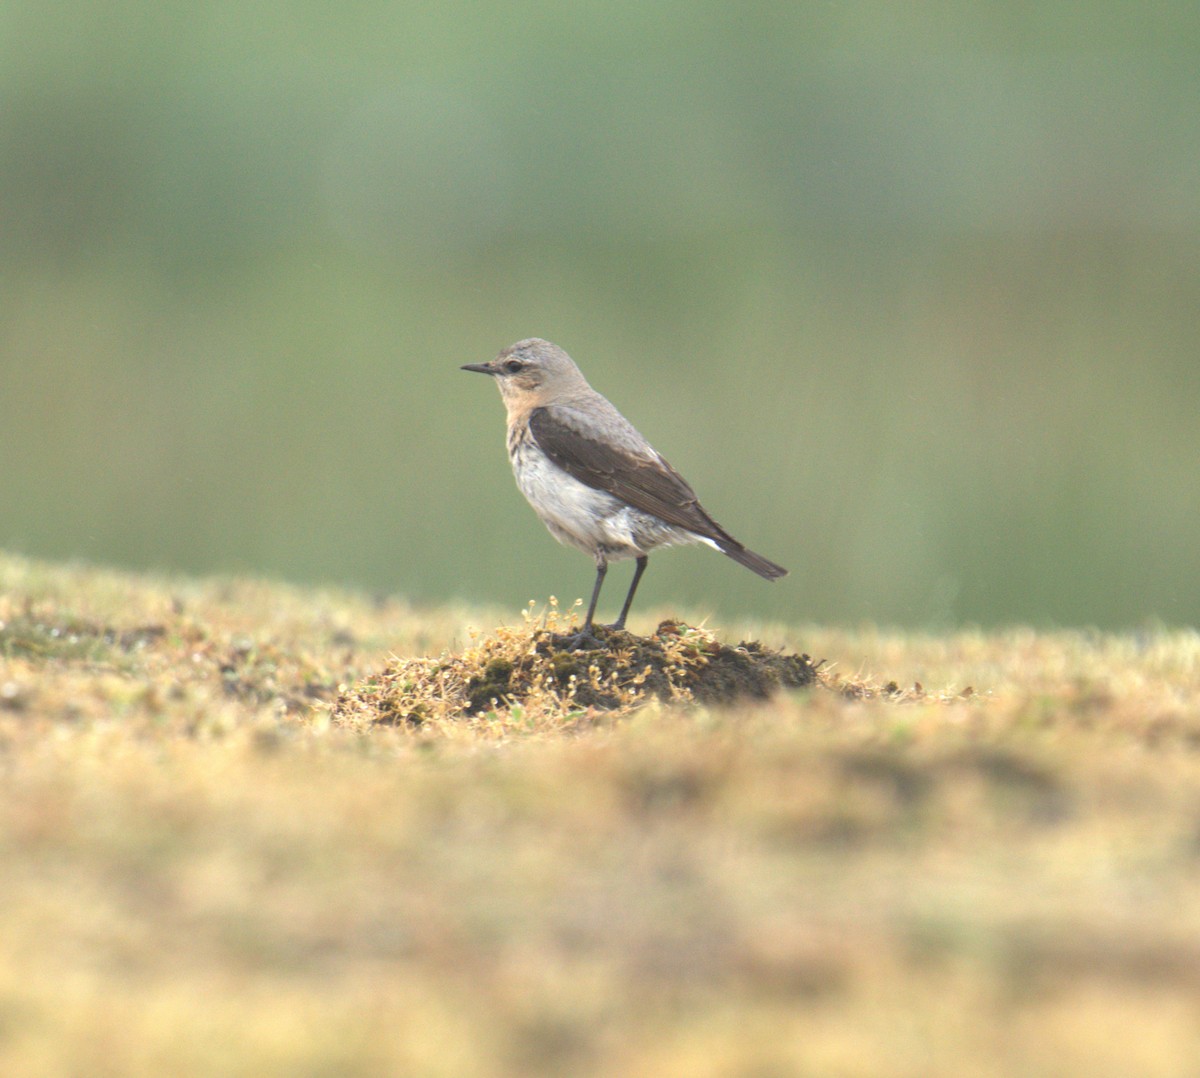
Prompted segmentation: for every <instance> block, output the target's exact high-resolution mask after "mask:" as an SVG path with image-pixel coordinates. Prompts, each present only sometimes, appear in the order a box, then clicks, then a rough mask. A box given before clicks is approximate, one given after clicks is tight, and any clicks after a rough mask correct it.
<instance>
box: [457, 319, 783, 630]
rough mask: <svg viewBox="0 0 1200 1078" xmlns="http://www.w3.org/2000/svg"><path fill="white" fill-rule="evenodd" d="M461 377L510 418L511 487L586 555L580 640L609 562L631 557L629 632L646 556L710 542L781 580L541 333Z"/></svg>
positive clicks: (616, 625)
mask: <svg viewBox="0 0 1200 1078" xmlns="http://www.w3.org/2000/svg"><path fill="white" fill-rule="evenodd" d="M461 369H462V370H464V371H474V372H477V373H479V374H486V375H488V376H490V377H491V378H493V379H494V380H495V382H496V385H497V386H498V387H499V389H500V397H501V399H502V400H503V402H504V406H505V409H506V410H507V413H508V424H507V430H508V439H507V444H508V455H509V459H510V460H511V462H512V468H513V474H514V476H515V477H516V481H517V486H518V488H519V489H520V491H521V493H522V494H524V495H525V497H526V499H527V500H528V501H529V504H530V505H531V506H533V509H534V512H536V513H537V515H538V516H539V517H540V518H541V520H542V522H543V523H544V524H545V525H546V527H547V528H548V529H549V530H550V533H551V534H552V535H553V536H554V537H555V538H556V539H557V540H558V541H559V542H561V543H564V544H566V545H568V546H574V547H577V548H579V549H580V550H582V551H584V552H585V553H587V554H589V555H591V557H592V559H593V560H594V562H595V565H596V582H595V585H594V586H593V588H592V598H591V601H590V602H589V603H588V610H587V617H586V619H585V620H584V625H583V631H582V633H580V634H579V639H580V640H582V639H593V640H594V639H595V634H594V626H593V622H594V618H595V615H596V603H597V601H598V600H599V598H600V589H601V586H602V585H603V584H604V577H605V574H606V573H607V572H608V564H609V562H611V561H618V560H621V559H624V558H633V559H635V568H634V572H633V580H632V582H631V583H630V585H629V592H628V594H627V595H626V596H625V602H624V604H623V605H622V607H621V614H620V616H619V617H618V618H617V620H616V621H615V622H613V624H612V625H610V626H607V628H608V629H609V630H619V629H624V628H625V619H626V618H627V617H628V616H629V608H630V607H631V606H632V605H633V596H634V594H635V593H636V591H637V588H638V584H639V583H640V582H641V579H642V574H644V573H645V571H646V566H647V564H648V563H649V555H650V553H651V551H653V550H656V549H658V548H659V547H666V546H673V545H676V544H680V543H695V542H699V543H706V544H707V545H708V546H710V547H712V548H714V549H715V550H719V551H720V552H721V553H722V554H725V555H726V556H727V557H730V558H732V559H733V560H734V561H736V562H737V563H738V564H739V565H744V566H745V567H746V568H747V569H750V570H752V571H753V572H755V573H757V574H758V575H759V576H761V577H763V578H764V579H766V580H777V579H778V578H780V577H782V576H786V575H787V572H788V571H787V570H786V569H784V568H783V567H782V566H781V565H776V564H775V562H773V561H770V560H768V559H767V558H764V557H763V556H762V555H761V554H756V553H754V551H752V550H749V549H748V548H747V547H746V546H745V545H743V544H742V543H740V542H739V541H738V540H737V539H735V538H734V537H733V536H732V535H730V534H729V532H727V531H726V530H725V529H724V528H722V527H721V525H720V524H718V523H717V522H716V521H715V520H714V519H713V518H712V516H711V515H710V514H709V513H708V511H707V510H706V509H705V508H704V507H703V506H702V505H701V504H700V502H699V500H698V499H697V497H696V492H695V491H694V490H692V488H691V486H689V485H688V483H687V481H686V480H685V479H684V478H683V476H681V475H680V474H679V473H678V472H677V471H676V470H675V469H674V468H673V467H671V465H670V464H669V463H667V461H666V459H665V458H664V457H663V456H662V455H661V454H660V453H659V452H658V451H657V450H656V449H655V448H654V447H653V446H652V445H651V444H650V443H649V442H648V441H647V440H646V439H645V438H644V437H643V436H642V435H641V434H640V433H639V432H638V431H637V429H636V428H635V427H634V426H633V424H632V423H630V422H629V420H627V419H626V418H625V417H624V416H623V415H621V413H620V412H618V411H617V409H616V408H615V407H614V406H613V405H612V404H610V403H609V401H608V400H607V399H606V398H605V397H603V396H601V395H600V394H599V393H597V392H596V390H594V389H593V388H592V387H591V386H590V385H588V383H587V380H586V379H585V378H584V376H583V374H582V372H581V371H580V370H579V368H578V367H577V366H576V365H575V362H574V361H573V360H572V359H571V357H570V356H569V355H567V353H566V352H565V351H563V349H561V348H559V347H558V345H556V344H552V343H551V342H550V341H546V340H542V339H541V338H539V337H530V338H528V339H527V340H523V341H517V342H516V344H511V345H509V346H508V347H507V348H505V349H503V350H502V351H501V352H500V353H499V354H498V355H497V356H496V358H495V359H493V360H491V361H490V362H488V363H467V364H464V365H463V366H462V367H461Z"/></svg>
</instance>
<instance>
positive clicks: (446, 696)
mask: <svg viewBox="0 0 1200 1078" xmlns="http://www.w3.org/2000/svg"><path fill="white" fill-rule="evenodd" d="M577 643H578V640H577V637H576V634H575V633H574V632H571V631H559V614H558V610H557V608H556V607H555V606H554V605H553V603H552V605H551V608H550V610H549V611H548V613H547V615H546V617H545V618H544V619H543V621H542V623H541V624H538V623H535V620H534V618H533V616H532V611H530V612H527V615H526V623H525V625H524V626H522V627H504V628H500V629H497V630H496V631H495V632H494V633H493V634H492V635H490V636H488V637H485V638H483V639H481V640H479V641H478V642H477V643H476V644H475V645H474V646H472V647H470V648H468V649H466V650H465V651H464V652H463V653H462V654H461V655H444V656H441V657H440V658H437V659H431V658H416V659H395V660H393V662H392V663H391V665H390V666H389V667H388V668H387V669H386V670H385V671H384V672H383V673H382V674H381V675H378V676H376V677H373V678H370V679H368V680H366V681H364V682H361V683H359V684H356V685H352V686H350V687H348V688H346V689H344V690H343V691H342V692H341V693H340V694H339V697H338V700H337V702H336V704H335V706H334V710H333V718H334V721H335V722H338V723H341V724H349V725H358V726H370V725H378V724H384V725H392V726H407V727H410V728H412V727H424V726H427V725H429V724H430V723H438V722H441V723H457V724H462V723H463V722H466V723H468V724H476V725H477V724H479V723H499V724H500V725H501V726H503V725H505V724H507V723H510V722H514V721H515V722H520V723H521V725H522V726H523V727H524V728H528V727H529V726H530V725H531V724H534V725H536V724H537V723H539V722H543V721H546V722H550V723H552V724H555V725H558V726H561V725H562V724H563V723H564V722H569V721H571V720H573V719H577V718H580V717H585V716H594V715H596V714H599V713H608V714H612V713H617V714H621V713H628V712H630V711H632V710H634V709H635V708H637V707H639V706H641V705H642V704H644V703H646V702H648V701H651V700H661V701H665V702H696V703H701V704H717V705H719V704H730V703H734V702H736V701H739V700H745V699H760V700H761V699H766V698H767V697H769V696H770V695H772V694H773V693H775V692H778V691H780V690H784V689H798V688H803V687H805V686H808V685H812V684H813V683H815V682H816V681H817V680H818V676H817V670H818V666H819V664H817V663H814V662H813V661H812V660H811V659H810V658H809V657H808V656H807V655H787V654H784V653H782V652H777V651H773V650H772V649H770V648H767V647H764V646H763V645H762V644H760V643H758V642H757V641H751V642H743V643H741V644H738V645H736V646H732V647H731V646H729V645H727V644H722V643H720V642H719V641H718V640H717V639H716V638H715V637H714V636H713V634H712V633H711V632H709V631H708V630H707V629H703V628H697V627H695V626H690V625H685V624H684V623H683V622H679V621H664V622H662V623H661V624H660V625H659V626H658V628H657V629H656V630H655V631H654V633H653V634H652V635H650V636H647V637H640V636H635V635H634V634H633V633H629V632H625V631H613V630H609V629H604V628H599V629H597V630H596V639H595V644H596V646H595V647H591V648H588V649H587V650H580V649H577V648H576V647H575V645H576V644H577Z"/></svg>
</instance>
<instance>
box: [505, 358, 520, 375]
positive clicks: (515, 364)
mask: <svg viewBox="0 0 1200 1078" xmlns="http://www.w3.org/2000/svg"><path fill="white" fill-rule="evenodd" d="M504 369H505V370H506V371H507V372H508V373H509V374H516V373H517V372H518V371H523V370H524V369H525V364H524V363H522V362H521V361H520V360H519V359H510V360H509V361H508V362H507V363H505V364H504Z"/></svg>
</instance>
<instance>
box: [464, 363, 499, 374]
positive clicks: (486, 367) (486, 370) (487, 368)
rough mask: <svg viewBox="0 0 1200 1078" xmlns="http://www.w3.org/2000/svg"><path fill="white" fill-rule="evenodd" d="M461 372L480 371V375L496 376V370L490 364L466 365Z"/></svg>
mask: <svg viewBox="0 0 1200 1078" xmlns="http://www.w3.org/2000/svg"><path fill="white" fill-rule="evenodd" d="M459 370H462V371H478V372H479V373H480V374H495V373H496V368H495V367H493V366H492V365H491V364H490V363H464V364H463V365H462V366H461V367H459Z"/></svg>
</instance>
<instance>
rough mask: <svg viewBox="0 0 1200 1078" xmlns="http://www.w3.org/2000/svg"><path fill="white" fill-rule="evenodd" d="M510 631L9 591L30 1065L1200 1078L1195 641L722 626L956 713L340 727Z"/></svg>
mask: <svg viewBox="0 0 1200 1078" xmlns="http://www.w3.org/2000/svg"><path fill="white" fill-rule="evenodd" d="M656 613H658V614H660V615H662V614H665V613H667V612H665V611H659V612H656ZM501 620H504V619H502V618H501V615H499V614H498V612H496V611H494V610H492V611H489V610H479V609H475V610H468V609H447V608H439V609H428V610H422V609H413V608H411V607H409V606H406V605H405V604H403V603H402V602H399V601H384V602H372V601H370V600H369V599H368V598H366V597H364V596H361V595H354V594H348V593H339V592H332V591H322V592H317V591H301V590H298V589H292V588H286V587H282V586H276V585H268V584H264V583H260V582H250V581H236V580H229V581H200V582H198V581H181V580H163V579H150V578H141V577H132V576H124V575H119V574H115V573H108V572H99V571H93V570H86V569H78V568H70V567H58V566H48V565H43V564H37V563H32V562H28V561H25V560H22V559H18V558H13V557H0V623H2V624H0V774H2V786H0V790H2V792H0V1073H3V1074H14V1075H16V1074H21V1075H26V1074H28V1075H33V1074H37V1075H43V1074H46V1075H58V1074H62V1075H80V1074H87V1075H89V1076H105V1075H147V1076H149V1075H155V1076H158V1075H163V1074H172V1075H192V1074H202V1075H221V1076H236V1075H247V1076H249V1075H255V1076H261V1075H288V1076H295V1075H331V1076H332V1075H338V1076H342V1075H348V1076H354V1075H364V1076H365V1075H372V1076H375V1075H381V1074H404V1075H446V1076H448V1078H450V1076H453V1078H471V1076H474V1075H500V1074H513V1075H525V1074H538V1073H560V1074H570V1075H590V1074H596V1075H599V1074H605V1075H607V1074H620V1075H635V1076H636V1075H645V1076H656V1078H657V1076H660V1075H665V1076H672V1075H679V1076H692V1075H709V1074H712V1075H731V1076H732V1075H738V1076H740V1075H762V1076H765V1075H792V1074H801V1075H806V1074H811V1075H818V1076H825V1075H883V1074H886V1075H913V1076H925V1075H935V1076H936V1075H946V1076H951V1075H952V1076H956V1078H958V1076H971V1075H980V1076H983V1075H998V1074H1013V1075H1035V1076H1036V1075H1065V1074H1081V1075H1089V1076H1093V1075H1101V1076H1104V1075H1112V1076H1114V1078H1116V1076H1122V1078H1123V1076H1128V1075H1139V1076H1142V1075H1191V1074H1195V1073H1197V1071H1198V1070H1200V637H1198V636H1197V634H1195V633H1189V632H1166V631H1149V632H1145V633H1140V634H1136V635H1129V636H1109V635H1099V634H1089V633H1055V634H1038V633H1034V632H1031V631H1025V630H1020V631H1012V632H1006V633H997V634H985V633H979V632H968V633H961V634H957V635H951V636H944V637H932V636H917V635H901V634H891V633H884V632H880V631H877V630H874V629H862V630H860V631H855V632H841V631H838V632H835V631H830V630H824V629H820V628H814V627H786V626H780V625H744V624H743V625H733V626H729V627H727V628H725V627H722V630H721V632H720V634H719V635H720V636H721V637H722V638H723V639H725V640H731V641H736V640H739V639H742V638H750V637H757V638H760V639H762V640H764V641H765V642H767V643H769V644H771V645H773V646H780V647H786V648H788V649H793V650H798V651H806V652H809V653H810V654H812V655H813V656H814V658H826V659H828V660H830V661H831V663H833V664H834V665H833V670H834V671H835V673H840V675H841V676H842V678H843V680H844V681H863V682H866V683H867V684H876V685H882V684H883V683H885V682H887V681H888V680H892V679H894V680H895V681H897V682H898V683H899V685H901V686H904V687H906V688H907V687H908V686H910V685H911V684H912V683H913V682H920V683H921V685H922V686H923V689H922V691H919V692H915V691H908V692H905V693H890V694H889V693H881V694H877V695H874V696H872V697H869V698H858V699H853V698H848V697H847V696H846V695H844V694H842V693H839V692H835V691H830V689H829V688H828V687H827V686H817V687H814V688H812V689H808V690H804V691H801V692H799V693H797V694H794V695H791V696H784V697H780V698H776V699H775V700H773V701H772V702H770V703H766V704H761V703H760V704H755V705H752V706H751V705H747V706H742V707H738V708H732V709H710V708H696V707H693V708H690V709H689V708H680V707H671V706H667V705H664V704H653V705H651V706H648V707H646V708H643V709H642V710H640V711H637V712H634V713H632V714H628V715H621V716H618V717H611V716H609V717H603V716H599V715H594V714H593V715H590V716H585V721H581V718H580V716H579V715H574V716H573V717H572V719H571V720H570V721H569V722H561V723H559V724H557V725H556V723H555V721H552V719H550V718H544V719H542V720H539V721H530V720H529V717H528V716H527V715H522V716H517V717H514V716H511V715H505V714H503V713H502V712H499V711H497V712H493V713H492V714H491V716H490V718H488V720H487V721H472V722H469V723H466V722H464V723H460V724H457V725H455V724H453V723H440V724H423V725H422V724H417V725H412V724H400V725H396V726H390V727H382V726H374V725H370V724H362V723H357V724H353V723H352V724H349V725H339V724H338V723H337V722H335V721H334V719H333V709H334V706H335V703H336V701H337V699H338V696H339V686H341V687H345V688H347V689H350V690H352V689H353V687H354V686H356V685H361V684H363V683H364V681H363V679H366V678H368V677H370V676H372V675H378V674H380V673H381V672H382V671H383V670H384V669H385V667H386V666H387V663H388V658H389V655H393V654H394V655H396V656H401V657H408V656H416V655H436V654H438V653H440V652H441V651H442V650H444V649H450V650H453V651H455V652H461V651H463V650H464V649H467V648H468V647H470V646H472V643H473V641H472V637H471V636H470V634H469V627H470V626H472V625H475V626H480V627H483V626H486V627H488V628H489V630H490V628H491V627H492V626H495V625H497V624H498V623H499V622H500V621H501ZM507 620H509V621H510V622H515V623H517V624H518V625H519V624H520V617H519V616H518V615H517V614H513V615H511V616H509V617H508V618H507ZM654 624H655V619H654V618H653V617H651V616H650V615H649V614H648V615H647V616H646V617H645V618H644V619H643V620H635V622H634V625H633V628H634V629H635V630H637V631H641V632H645V631H647V630H649V629H650V628H652V627H653V625H654ZM479 639H485V637H480V638H479ZM968 686H970V687H972V688H973V689H974V692H973V693H972V694H969V695H966V696H964V695H962V690H964V689H965V688H967V687H968Z"/></svg>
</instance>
